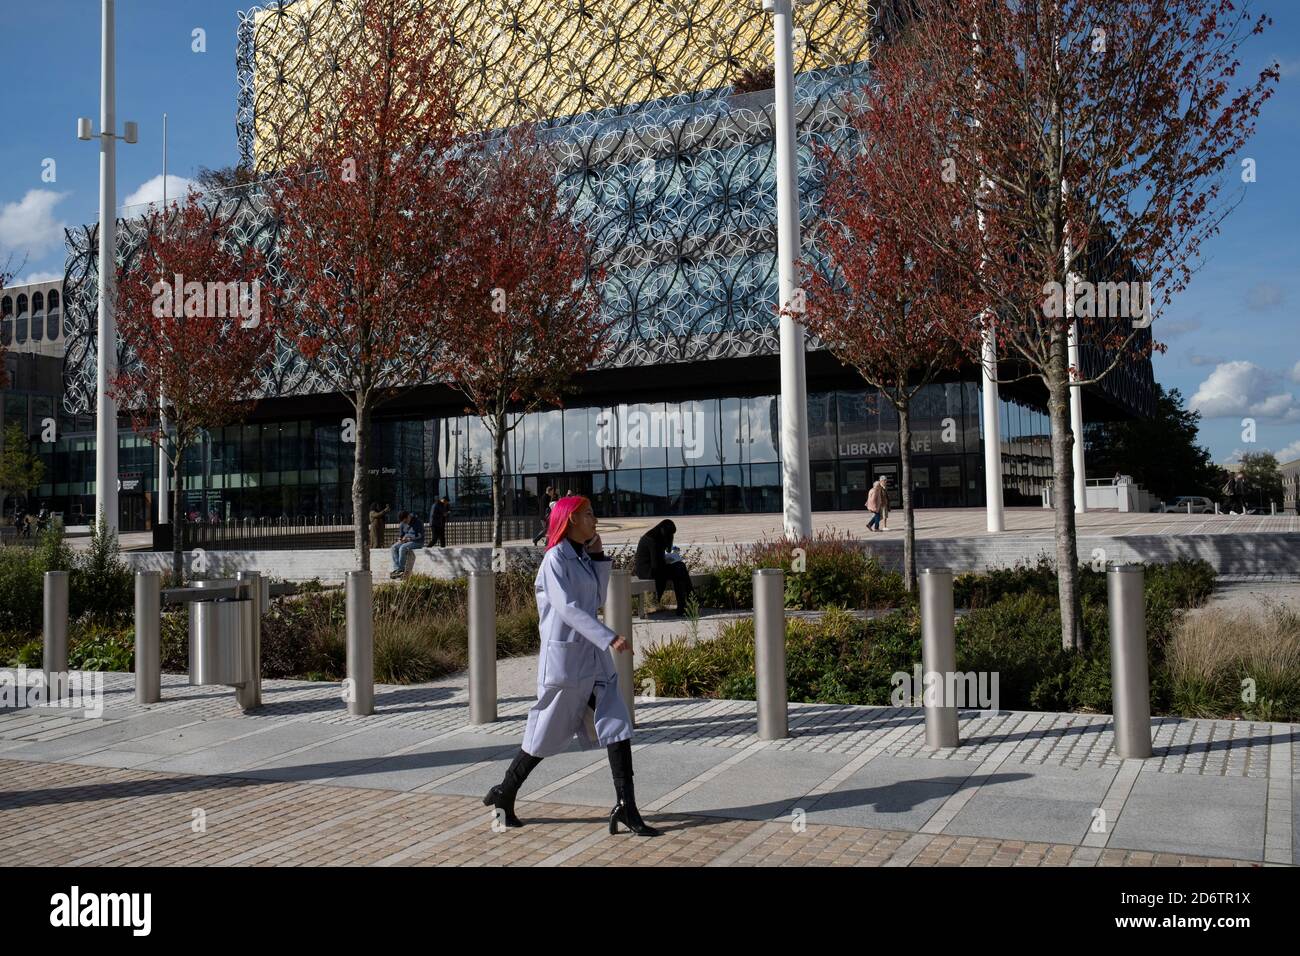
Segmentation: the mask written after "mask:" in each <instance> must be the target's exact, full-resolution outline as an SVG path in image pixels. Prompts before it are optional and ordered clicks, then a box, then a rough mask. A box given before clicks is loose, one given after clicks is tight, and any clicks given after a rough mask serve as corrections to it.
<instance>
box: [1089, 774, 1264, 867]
mask: <svg viewBox="0 0 1300 956" xmlns="http://www.w3.org/2000/svg"><path fill="white" fill-rule="evenodd" d="M1267 798H1268V781H1267V780H1262V779H1252V778H1240V777H1238V778H1225V777H1208V776H1204V775H1192V774H1163V773H1142V774H1138V779H1137V782H1136V783H1134V784H1133V790H1132V792H1130V794H1129V797H1128V801H1127V802H1126V803H1125V804H1124V811H1123V813H1121V814H1120V817H1119V819H1118V820H1117V821H1115V823H1114V826H1113V832H1112V833H1111V837H1110V841H1109V842H1108V843H1107V846H1108V847H1116V848H1120V849H1141V850H1155V851H1157V852H1158V851H1165V852H1168V853H1192V854H1196V855H1199V856H1209V857H1231V858H1233V859H1239V860H1262V859H1263V858H1264V808H1265V803H1266V801H1267Z"/></svg>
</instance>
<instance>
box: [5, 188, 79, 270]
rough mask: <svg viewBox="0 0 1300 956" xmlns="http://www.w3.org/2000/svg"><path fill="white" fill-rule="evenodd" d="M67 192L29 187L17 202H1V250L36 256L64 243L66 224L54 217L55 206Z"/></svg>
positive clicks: (24, 255) (38, 256)
mask: <svg viewBox="0 0 1300 956" xmlns="http://www.w3.org/2000/svg"><path fill="white" fill-rule="evenodd" d="M66 195H67V193H56V192H54V191H52V190H49V189H32V190H29V191H28V192H27V195H25V196H23V198H22V199H20V200H18V202H10V203H5V204H4V205H3V206H0V250H3V252H4V253H5V254H9V253H12V254H14V255H16V256H17V257H18V258H19V259H23V258H31V259H37V258H40V257H41V256H43V255H44V254H45V253H46V252H49V251H50V250H51V249H56V248H58V247H59V246H61V245H63V230H64V229H65V228H67V224H66V223H64V222H63V221H62V220H60V219H55V217H54V207H55V206H57V205H58V204H59V202H60V200H62V199H63V197H64V196H66ZM15 265H17V263H15Z"/></svg>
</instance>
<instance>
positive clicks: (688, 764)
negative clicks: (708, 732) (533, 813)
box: [524, 744, 736, 807]
mask: <svg viewBox="0 0 1300 956" xmlns="http://www.w3.org/2000/svg"><path fill="white" fill-rule="evenodd" d="M735 755H736V754H735V751H733V750H729V749H727V748H724V747H696V746H690V745H682V746H675V745H672V744H649V745H647V746H644V747H638V748H636V750H635V751H634V752H633V756H632V766H633V781H634V784H635V786H636V799H637V804H638V805H639V806H641V807H646V806H649V805H650V804H652V803H654V802H655V801H656V800H658V799H660V798H661V797H664V796H667V795H668V794H670V793H672V792H673V791H674V790H676V789H677V788H678V787H680V786H682V784H684V783H687V782H689V781H691V780H694V779H695V778H696V777H698V776H699V775H700V774H702V773H704V772H705V771H706V770H711V769H713V768H714V767H716V766H717V765H718V764H720V763H722V762H723V761H724V760H728V759H730V758H732V757H734V756H735ZM530 780H531V778H530ZM524 797H525V799H526V798H527V794H525V795H524ZM614 798H615V793H614V783H613V779H612V777H611V776H610V772H609V770H608V769H603V770H597V771H595V772H594V773H590V774H587V775H586V776H585V777H583V778H582V779H580V780H577V781H574V782H573V783H571V784H568V785H567V786H564V787H561V788H560V789H558V790H553V791H551V793H549V794H548V795H547V797H546V799H547V800H549V801H552V802H555V803H573V804H578V805H580V806H587V807H612V806H613V805H614Z"/></svg>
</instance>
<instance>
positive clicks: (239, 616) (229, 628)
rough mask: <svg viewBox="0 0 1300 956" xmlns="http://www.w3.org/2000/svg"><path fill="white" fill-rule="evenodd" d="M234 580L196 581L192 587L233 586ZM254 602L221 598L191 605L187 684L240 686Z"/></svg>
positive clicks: (242, 682)
mask: <svg viewBox="0 0 1300 956" xmlns="http://www.w3.org/2000/svg"><path fill="white" fill-rule="evenodd" d="M234 585H235V582H234V581H233V580H216V581H197V582H195V587H200V588H204V587H207V588H211V587H234ZM253 608H254V602H253V601H252V600H251V599H249V598H244V599H242V600H241V599H236V598H220V599H218V600H215V601H194V602H192V603H191V604H190V668H189V670H190V683H191V684H222V685H225V686H227V687H242V686H243V684H244V681H245V679H246V677H245V674H244V644H245V642H246V641H248V639H249V636H250V635H251V634H252V631H253Z"/></svg>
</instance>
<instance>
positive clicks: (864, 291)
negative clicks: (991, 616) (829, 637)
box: [801, 63, 982, 591]
mask: <svg viewBox="0 0 1300 956" xmlns="http://www.w3.org/2000/svg"><path fill="white" fill-rule="evenodd" d="M873 79H874V82H873V83H872V85H871V87H870V88H869V89H867V90H866V91H865V92H864V93H863V94H862V96H861V97H860V98H856V99H855V100H854V101H853V102H852V103H850V104H849V107H848V108H849V119H850V123H851V126H852V129H853V133H854V136H853V138H852V141H851V145H850V147H849V148H848V149H846V150H843V151H841V152H840V153H836V152H833V151H830V150H824V151H823V153H822V161H823V162H824V163H825V164H826V171H825V175H824V178H823V183H824V186H825V193H824V197H823V200H822V217H821V220H820V221H819V223H818V226H817V230H816V232H815V233H814V241H815V244H816V247H817V248H818V249H819V251H820V252H821V254H822V256H821V257H819V258H820V259H821V261H820V262H819V261H816V260H814V261H812V262H808V263H806V265H807V266H809V267H810V268H809V272H810V277H809V281H808V286H807V289H808V295H807V303H806V308H805V311H804V315H803V316H802V317H801V318H802V320H803V321H804V323H805V324H806V325H807V327H808V329H809V331H810V332H812V333H813V334H814V335H816V336H817V338H818V339H820V340H821V342H822V343H823V344H824V345H825V346H826V347H827V348H828V349H829V350H830V351H831V352H832V354H834V355H835V357H836V358H838V359H839V360H840V361H841V362H843V363H845V364H846V365H849V366H851V367H852V368H854V369H856V370H857V372H858V374H859V375H861V376H862V378H863V380H864V381H866V382H867V383H868V384H869V385H873V386H875V387H876V388H877V389H879V390H880V393H881V395H883V396H884V398H885V399H887V400H888V401H889V402H890V404H892V405H893V406H894V408H895V409H896V410H897V412H898V448H899V455H900V458H901V464H902V487H901V489H900V490H901V493H902V499H903V569H904V581H905V582H906V586H907V589H908V590H909V591H911V590H914V589H915V587H916V555H915V551H916V522H915V516H914V513H913V498H912V431H911V405H912V400H913V398H915V397H916V395H917V394H918V393H919V392H920V391H921V390H922V389H923V388H925V387H926V386H927V385H929V384H930V383H931V382H934V381H935V380H936V379H937V378H938V377H940V376H941V375H942V374H944V373H945V372H951V371H955V370H957V369H958V368H960V367H961V366H962V365H963V364H965V363H966V361H967V355H968V353H969V352H970V351H971V350H972V349H973V348H974V344H975V342H976V341H977V339H978V333H979V324H978V321H977V316H978V314H979V312H980V311H981V309H982V300H981V298H980V293H979V288H978V286H977V285H976V284H975V283H974V282H973V281H972V273H973V268H972V266H973V265H974V263H966V264H964V265H963V264H960V263H955V262H953V261H951V260H950V259H948V258H947V257H945V256H944V255H941V254H940V253H939V252H938V251H937V250H936V248H935V246H934V245H933V244H931V243H928V242H927V241H926V240H925V239H924V238H923V237H922V236H921V235H920V234H919V233H918V232H917V231H916V230H914V229H911V228H909V227H907V226H905V225H904V222H905V219H904V218H903V217H900V216H899V215H898V212H897V211H898V210H899V209H900V207H902V208H906V207H907V206H908V205H909V204H910V202H911V200H912V196H911V192H912V191H913V190H917V189H920V190H926V191H927V192H929V193H930V194H931V195H932V196H934V197H935V201H934V203H933V205H934V207H935V208H934V210H933V214H934V215H935V216H937V217H939V219H938V221H939V222H942V223H943V224H944V226H945V228H946V229H948V230H949V231H950V233H951V234H950V235H949V236H948V237H947V238H948V245H949V247H950V248H952V249H955V250H964V251H965V253H964V254H965V255H967V256H968V257H969V256H972V255H973V256H978V245H979V244H978V241H977V222H976V217H975V216H974V214H973V210H971V209H970V208H969V207H966V206H964V205H963V204H962V201H961V198H960V196H958V194H957V193H955V192H954V191H951V190H943V189H940V188H939V185H940V182H941V177H942V175H943V170H944V167H943V164H942V159H943V157H944V156H945V155H946V142H945V139H944V136H943V135H942V131H943V130H945V129H946V127H947V125H948V124H949V122H950V119H949V116H948V115H947V114H946V113H944V112H943V111H942V107H941V106H939V105H938V104H937V101H936V99H935V97H934V96H933V95H932V91H931V90H930V89H929V88H928V85H927V84H926V82H925V79H924V77H917V76H914V75H911V74H906V73H902V72H900V71H899V70H897V68H896V67H895V65H894V64H892V63H888V64H884V65H883V66H880V67H878V68H877V69H876V70H875V72H874V76H873ZM823 257H824V258H823Z"/></svg>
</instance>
